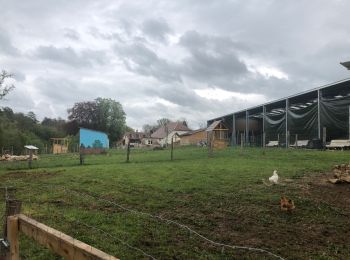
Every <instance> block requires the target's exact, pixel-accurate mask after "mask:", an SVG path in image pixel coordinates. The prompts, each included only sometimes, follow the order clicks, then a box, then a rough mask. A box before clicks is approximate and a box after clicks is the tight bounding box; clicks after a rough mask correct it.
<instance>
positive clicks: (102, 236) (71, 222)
mask: <svg viewBox="0 0 350 260" xmlns="http://www.w3.org/2000/svg"><path fill="white" fill-rule="evenodd" d="M27 189H31V191H35V192H34V194H33V192H32V193H31V194H32V196H31V197H29V198H28V197H26V196H25V194H26V190H27ZM16 195H17V197H18V198H20V199H21V201H22V205H23V206H22V213H23V214H25V215H26V216H29V217H31V218H33V219H35V220H37V221H40V222H43V223H45V224H46V225H48V226H51V227H53V228H56V229H58V230H61V231H64V232H66V233H68V234H69V235H71V236H72V237H74V238H77V239H79V240H82V241H84V242H86V243H88V244H90V245H93V246H95V247H97V248H99V249H101V250H104V251H105V252H108V253H109V254H111V255H115V256H116V257H119V258H126V259H129V258H144V259H161V258H164V255H168V254H169V252H168V251H169V249H168V248H167V246H168V245H170V244H173V245H175V248H176V247H177V246H178V247H180V248H181V249H186V250H184V251H186V252H188V254H187V255H177V253H176V252H171V254H172V255H174V256H175V258H176V257H177V258H192V259H193V258H202V257H210V256H212V255H213V254H217V253H218V251H219V252H220V254H221V256H222V257H226V258H227V257H228V258H229V257H246V256H250V257H253V258H258V257H268V258H271V259H283V258H282V257H281V256H279V255H278V254H276V253H273V252H271V251H270V250H268V249H265V248H256V247H249V246H244V245H239V242H238V243H237V244H238V245H232V244H227V243H223V242H219V241H217V237H218V236H217V235H215V239H212V238H210V237H209V236H210V235H208V234H204V233H201V232H199V231H197V230H196V229H198V227H197V228H193V227H192V226H190V225H188V224H186V225H185V224H183V223H180V222H179V221H178V220H176V221H175V220H173V219H171V218H169V217H165V216H163V215H157V214H154V213H149V212H145V211H142V210H136V209H135V208H136V207H137V206H136V205H135V203H134V202H130V204H132V205H134V206H125V202H123V203H121V202H118V200H117V199H115V197H114V196H107V195H104V196H101V195H99V194H96V193H95V192H91V191H89V190H88V189H86V188H85V189H82V188H74V189H72V188H67V187H65V186H61V185H53V184H44V183H40V184H37V185H30V186H27V187H25V188H23V189H17V192H16ZM170 234H171V236H170ZM23 244H24V246H23V247H28V248H29V249H28V250H21V255H22V256H23V258H24V259H30V255H33V254H34V253H35V252H37V250H38V249H37V248H35V247H33V246H29V242H28V241H24V242H23ZM46 254H49V253H48V252H46ZM28 257H29V258H28Z"/></svg>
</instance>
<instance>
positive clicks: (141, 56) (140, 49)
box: [115, 43, 182, 82]
mask: <svg viewBox="0 0 350 260" xmlns="http://www.w3.org/2000/svg"><path fill="white" fill-rule="evenodd" d="M115 51H116V53H117V54H118V55H119V57H120V58H122V60H123V62H124V64H125V66H126V68H127V69H128V70H130V71H133V72H136V73H139V74H141V75H144V76H153V77H155V78H157V79H159V80H161V81H167V82H168V81H174V82H181V81H182V80H181V77H180V75H179V73H178V68H177V66H176V65H175V64H172V63H171V62H169V61H167V60H165V59H162V58H160V57H158V55H157V54H156V53H155V52H154V51H152V50H151V49H149V48H147V47H146V46H145V45H144V44H142V43H133V44H131V45H129V46H125V45H116V46H115Z"/></svg>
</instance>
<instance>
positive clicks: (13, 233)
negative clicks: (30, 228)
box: [6, 216, 19, 260]
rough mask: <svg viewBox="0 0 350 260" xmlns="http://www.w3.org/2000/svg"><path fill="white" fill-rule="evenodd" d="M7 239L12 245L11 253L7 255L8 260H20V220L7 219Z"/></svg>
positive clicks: (10, 217) (14, 218) (15, 218)
mask: <svg viewBox="0 0 350 260" xmlns="http://www.w3.org/2000/svg"><path fill="white" fill-rule="evenodd" d="M7 239H8V241H9V243H10V252H8V253H7V255H6V259H7V260H19V242H18V218H17V217H16V216H9V217H8V218H7Z"/></svg>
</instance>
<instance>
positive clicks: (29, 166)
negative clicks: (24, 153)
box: [28, 149, 33, 169]
mask: <svg viewBox="0 0 350 260" xmlns="http://www.w3.org/2000/svg"><path fill="white" fill-rule="evenodd" d="M32 162H33V150H32V149H30V150H29V160H28V168H29V169H31V168H32Z"/></svg>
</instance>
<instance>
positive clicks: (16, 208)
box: [3, 191, 22, 238]
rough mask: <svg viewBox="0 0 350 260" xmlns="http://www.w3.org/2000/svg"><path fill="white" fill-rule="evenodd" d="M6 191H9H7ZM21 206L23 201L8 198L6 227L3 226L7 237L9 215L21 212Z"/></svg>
mask: <svg viewBox="0 0 350 260" xmlns="http://www.w3.org/2000/svg"><path fill="white" fill-rule="evenodd" d="M6 193H8V191H6ZM7 196H9V195H7ZM21 206H22V202H21V201H19V200H15V199H12V198H9V197H7V198H6V208H5V219H4V228H3V231H4V237H5V238H6V237H7V228H6V224H7V217H9V216H13V215H16V214H19V213H20V212H21Z"/></svg>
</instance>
